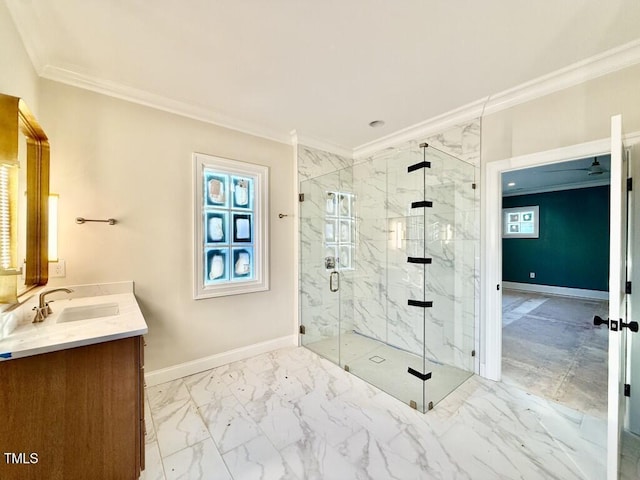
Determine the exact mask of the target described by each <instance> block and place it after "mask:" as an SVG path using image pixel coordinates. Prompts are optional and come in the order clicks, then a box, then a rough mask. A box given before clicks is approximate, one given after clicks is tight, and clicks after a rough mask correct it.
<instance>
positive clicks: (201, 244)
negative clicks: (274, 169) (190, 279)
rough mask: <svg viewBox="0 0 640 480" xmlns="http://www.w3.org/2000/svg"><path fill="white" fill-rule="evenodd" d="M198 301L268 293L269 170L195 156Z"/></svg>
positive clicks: (196, 285)
mask: <svg viewBox="0 0 640 480" xmlns="http://www.w3.org/2000/svg"><path fill="white" fill-rule="evenodd" d="M194 184H195V239H196V240H195V241H196V245H195V269H194V272H195V285H194V298H196V299H200V298H207V297H217V296H223V295H235V294H240V293H249V292H257V291H262V290H268V288H269V285H268V278H269V275H268V272H267V265H268V262H267V252H268V249H267V241H268V239H267V227H268V225H267V211H268V205H267V201H268V200H267V199H268V193H267V187H268V168H267V167H264V166H260V165H254V164H250V163H244V162H239V161H236V160H229V159H224V158H219V157H213V156H210V155H204V154H194Z"/></svg>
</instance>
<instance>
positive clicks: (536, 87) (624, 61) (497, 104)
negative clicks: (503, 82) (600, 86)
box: [484, 40, 640, 115]
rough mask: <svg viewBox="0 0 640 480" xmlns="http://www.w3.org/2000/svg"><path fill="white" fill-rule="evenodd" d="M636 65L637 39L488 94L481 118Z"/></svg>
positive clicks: (638, 59)
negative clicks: (509, 87) (512, 86)
mask: <svg viewBox="0 0 640 480" xmlns="http://www.w3.org/2000/svg"><path fill="white" fill-rule="evenodd" d="M637 63H640V40H635V41H633V42H629V43H626V44H624V45H621V46H619V47H616V48H612V49H611V50H607V51H606V52H603V53H601V54H599V55H594V56H593V57H590V58H587V59H585V60H582V61H580V62H576V63H573V64H571V65H568V66H566V67H564V68H561V69H559V70H556V71H555V72H551V73H549V74H547V75H543V76H541V77H538V78H536V79H533V80H531V81H528V82H525V83H523V84H521V85H518V86H517V87H514V88H511V89H509V90H505V91H503V92H500V93H497V94H495V95H490V97H489V99H488V101H487V105H486V107H485V110H484V115H490V114H492V113H496V112H499V111H501V110H506V109H507V108H510V107H513V106H516V105H519V104H521V103H525V102H528V101H531V100H534V99H536V98H539V97H544V96H545V95H549V94H551V93H555V92H557V91H560V90H563V89H565V88H569V87H574V86H576V85H579V84H581V83H584V82H587V81H589V80H593V79H595V78H598V77H602V76H604V75H607V74H609V73H613V72H616V71H618V70H622V69H624V68H627V67H631V66H633V65H635V64H637Z"/></svg>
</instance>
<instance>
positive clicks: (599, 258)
mask: <svg viewBox="0 0 640 480" xmlns="http://www.w3.org/2000/svg"><path fill="white" fill-rule="evenodd" d="M532 205H538V206H539V207H540V232H539V233H540V237H539V238H503V239H502V280H503V281H507V282H518V283H530V284H536V285H552V286H556V287H570V288H584V289H589V290H601V291H608V290H609V186H608V185H606V186H601V187H590V188H580V189H575V190H563V191H559V192H548V193H536V194H531V195H518V196H513V197H504V198H503V199H502V207H503V208H511V207H526V206H532ZM530 272H535V274H536V278H533V279H532V278H529V273H530Z"/></svg>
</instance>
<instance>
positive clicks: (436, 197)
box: [414, 147, 475, 408]
mask: <svg viewBox="0 0 640 480" xmlns="http://www.w3.org/2000/svg"><path fill="white" fill-rule="evenodd" d="M422 150H423V152H422V153H423V158H424V160H426V161H427V162H429V164H430V167H429V168H423V169H422V170H423V177H424V199H425V200H428V201H429V202H431V205H430V206H429V207H426V208H423V218H424V237H425V243H424V252H425V257H426V258H429V259H430V263H429V264H426V265H424V271H425V274H424V289H425V299H427V300H428V301H429V302H431V303H430V306H429V307H428V308H424V314H425V316H424V327H423V328H424V338H425V341H424V346H425V348H424V361H425V363H424V365H425V370H423V372H424V373H427V372H428V373H430V374H431V376H430V378H429V379H428V380H426V381H425V383H424V387H425V405H426V406H427V408H432V407H433V405H435V404H437V403H438V402H439V401H440V400H442V399H443V398H444V397H445V396H446V395H448V394H449V393H451V392H452V391H453V390H455V389H456V388H457V387H458V386H459V385H460V384H461V383H462V382H464V381H465V380H466V379H467V378H469V377H470V376H471V375H472V374H473V366H474V358H473V357H474V355H475V352H474V338H475V331H474V330H475V312H474V308H475V301H474V298H475V238H474V234H473V232H474V231H475V230H474V223H473V222H475V212H474V205H475V185H474V182H475V169H474V167H473V166H472V165H470V164H468V163H466V162H463V161H462V160H459V159H457V158H455V157H453V156H451V155H448V154H446V153H444V152H441V151H439V150H437V149H435V148H433V147H423V149H422ZM414 173H417V172H414Z"/></svg>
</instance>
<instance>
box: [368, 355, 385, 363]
mask: <svg viewBox="0 0 640 480" xmlns="http://www.w3.org/2000/svg"><path fill="white" fill-rule="evenodd" d="M369 360H371V361H372V362H373V363H382V362H384V361H385V359H384V358H382V357H379V356H378V355H374V356H373V357H371V358H369Z"/></svg>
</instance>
